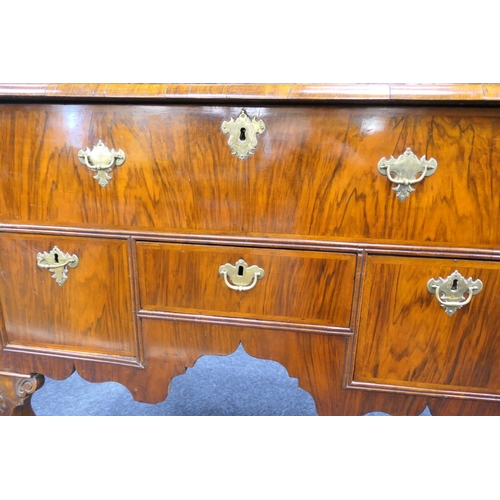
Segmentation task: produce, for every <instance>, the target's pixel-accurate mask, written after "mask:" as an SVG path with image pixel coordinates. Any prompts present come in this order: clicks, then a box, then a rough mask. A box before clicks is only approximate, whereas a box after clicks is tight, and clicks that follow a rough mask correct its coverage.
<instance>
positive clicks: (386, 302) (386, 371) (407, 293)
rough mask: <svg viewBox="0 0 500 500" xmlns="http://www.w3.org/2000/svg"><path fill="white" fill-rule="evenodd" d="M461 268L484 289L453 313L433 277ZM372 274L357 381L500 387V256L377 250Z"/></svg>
mask: <svg viewBox="0 0 500 500" xmlns="http://www.w3.org/2000/svg"><path fill="white" fill-rule="evenodd" d="M455 271H458V272H459V274H460V275H461V276H463V277H464V278H466V279H468V278H472V279H473V280H472V281H475V280H480V282H481V283H482V289H481V290H480V291H479V293H477V295H474V294H473V295H472V298H471V300H470V302H469V303H468V304H466V305H463V306H462V307H461V308H457V309H455V312H452V311H451V315H448V314H447V312H446V307H443V306H442V305H441V304H440V303H439V301H438V299H437V298H436V295H435V288H432V284H435V283H436V281H438V280H439V278H443V279H445V278H447V277H449V276H451V277H452V281H451V286H452V287H453V285H454V286H455V287H457V284H458V286H459V285H460V283H457V282H455V283H453V277H454V276H456V274H454V272H455ZM365 277H366V281H365V284H364V287H363V294H362V297H363V298H362V313H361V322H360V325H359V333H358V336H357V348H356V359H355V370H354V381H356V382H368V383H374V384H389V385H397V386H404V387H409V388H433V389H437V390H440V389H441V390H452V391H458V392H460V391H473V392H485V393H493V394H499V393H500V335H499V334H498V325H499V324H500V295H499V290H500V263H498V262H482V261H470V260H447V259H424V258H406V257H405V258H400V257H385V256H371V257H369V258H368V263H367V267H366V274H365ZM431 279H434V280H436V281H433V282H432V284H431V285H430V286H431V289H432V290H434V293H431V292H430V291H429V290H428V288H427V286H428V282H429V280H431ZM449 283H450V282H449ZM467 287H468V288H470V286H469V285H467ZM442 290H443V285H441V288H440V293H438V295H439V296H440V298H441V300H442V301H443V302H447V301H448V300H449V299H447V298H446V297H443V296H444V295H446V294H445V293H443V292H442ZM473 293H475V292H473ZM468 296H469V294H468V293H465V294H464V295H463V297H464V299H465V300H467V298H468ZM451 302H452V303H453V302H454V301H453V300H451ZM458 302H459V303H463V302H464V300H459V301H458Z"/></svg>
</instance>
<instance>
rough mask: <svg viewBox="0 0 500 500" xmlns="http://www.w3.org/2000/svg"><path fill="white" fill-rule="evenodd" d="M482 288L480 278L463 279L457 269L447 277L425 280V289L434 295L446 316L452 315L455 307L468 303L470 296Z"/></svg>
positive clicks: (458, 307)
mask: <svg viewBox="0 0 500 500" xmlns="http://www.w3.org/2000/svg"><path fill="white" fill-rule="evenodd" d="M482 289H483V283H482V281H481V280H473V279H472V278H468V279H465V278H464V277H463V276H462V275H461V274H460V273H459V272H458V271H454V272H453V273H451V274H450V275H449V276H448V277H447V278H438V279H437V280H435V279H434V278H431V279H430V280H429V281H428V282H427V290H428V291H429V292H430V293H432V294H434V295H435V296H436V299H437V300H438V302H439V303H440V304H441V306H442V307H444V309H445V312H446V314H447V315H448V316H452V315H453V314H454V313H455V312H456V311H457V309H460V308H461V307H463V306H465V305H466V304H468V303H469V302H470V301H471V299H472V296H473V295H477V294H478V293H479V292H480V291H481V290H482ZM465 295H467V298H466V297H465Z"/></svg>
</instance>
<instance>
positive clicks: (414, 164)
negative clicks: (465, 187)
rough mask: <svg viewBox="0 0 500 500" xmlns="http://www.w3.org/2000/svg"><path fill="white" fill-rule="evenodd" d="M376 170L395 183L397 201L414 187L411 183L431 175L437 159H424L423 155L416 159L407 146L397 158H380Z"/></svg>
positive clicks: (404, 197)
mask: <svg viewBox="0 0 500 500" xmlns="http://www.w3.org/2000/svg"><path fill="white" fill-rule="evenodd" d="M377 168H378V171H379V172H380V173H381V174H382V175H386V176H387V178H388V179H389V180H390V181H391V182H393V183H394V184H396V187H393V188H392V189H393V191H396V193H397V194H396V196H397V198H398V200H399V201H405V200H406V198H408V196H409V195H410V193H413V191H415V189H414V188H413V187H412V186H413V184H417V183H418V182H422V180H423V179H424V177H429V176H430V175H432V174H433V173H434V172H435V171H436V168H437V161H436V160H435V159H434V158H431V159H430V160H426V158H425V155H424V156H422V158H420V160H419V159H418V157H417V155H415V154H414V153H413V152H412V150H411V149H410V148H408V149H407V150H406V151H405V152H404V153H403V154H402V155H400V156H398V158H394V157H393V156H391V157H390V158H389V159H388V160H386V158H385V157H384V158H382V159H381V160H380V161H379V162H378V165H377Z"/></svg>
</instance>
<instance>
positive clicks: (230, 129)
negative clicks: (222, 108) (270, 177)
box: [221, 109, 266, 160]
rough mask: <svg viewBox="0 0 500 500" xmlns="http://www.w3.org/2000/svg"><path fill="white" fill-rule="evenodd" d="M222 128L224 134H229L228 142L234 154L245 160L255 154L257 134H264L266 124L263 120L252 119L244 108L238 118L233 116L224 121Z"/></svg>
mask: <svg viewBox="0 0 500 500" xmlns="http://www.w3.org/2000/svg"><path fill="white" fill-rule="evenodd" d="M221 129H222V132H224V134H229V140H228V141H227V143H228V145H229V147H230V148H231V151H232V152H233V155H235V156H237V157H238V158H239V159H240V160H244V159H246V158H248V157H249V156H250V155H252V154H253V152H254V150H255V148H256V147H257V134H263V133H264V131H265V130H266V125H265V124H264V121H263V120H258V121H257V120H256V119H255V118H253V120H250V118H248V116H247V114H246V113H245V110H244V109H242V110H241V113H240V116H239V117H238V118H237V119H236V120H234V119H233V118H231V120H229V121H228V122H227V121H224V122H222V125H221Z"/></svg>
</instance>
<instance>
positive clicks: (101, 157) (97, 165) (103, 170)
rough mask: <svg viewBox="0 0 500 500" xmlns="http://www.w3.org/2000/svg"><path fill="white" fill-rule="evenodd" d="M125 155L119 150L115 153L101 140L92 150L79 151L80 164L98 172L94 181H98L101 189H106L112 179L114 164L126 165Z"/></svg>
mask: <svg viewBox="0 0 500 500" xmlns="http://www.w3.org/2000/svg"><path fill="white" fill-rule="evenodd" d="M125 158H126V157H125V153H124V152H123V151H122V150H121V149H119V150H118V151H115V150H114V149H112V150H111V151H110V150H109V148H108V147H107V146H106V145H105V144H104V143H103V142H102V141H101V140H99V141H98V142H97V144H96V145H95V146H94V147H93V148H92V150H90V149H89V148H87V149H85V150H83V149H80V151H78V159H79V160H80V163H82V164H83V165H86V166H87V167H88V168H90V169H91V170H92V171H93V172H96V175H94V179H96V180H97V182H98V183H99V185H100V186H101V187H103V188H104V187H106V186H107V185H108V182H109V181H110V180H111V179H112V177H111V176H110V175H109V174H110V172H111V170H112V168H113V164H114V165H116V166H117V167H119V166H120V165H123V164H124V163H125Z"/></svg>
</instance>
